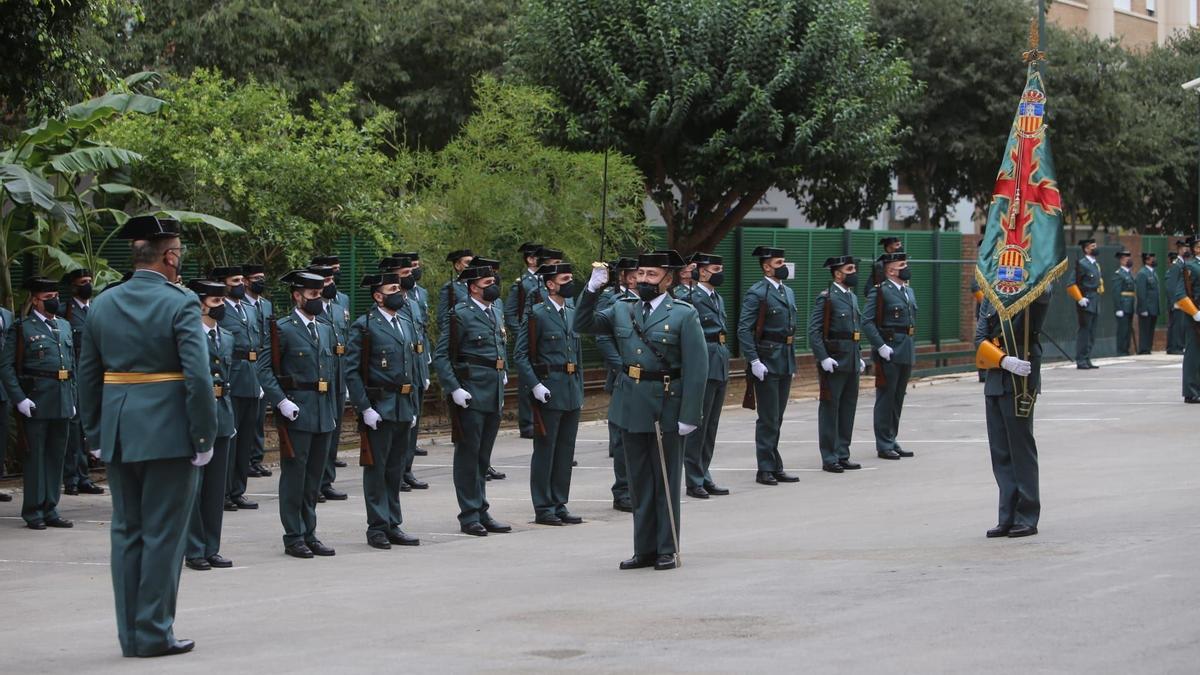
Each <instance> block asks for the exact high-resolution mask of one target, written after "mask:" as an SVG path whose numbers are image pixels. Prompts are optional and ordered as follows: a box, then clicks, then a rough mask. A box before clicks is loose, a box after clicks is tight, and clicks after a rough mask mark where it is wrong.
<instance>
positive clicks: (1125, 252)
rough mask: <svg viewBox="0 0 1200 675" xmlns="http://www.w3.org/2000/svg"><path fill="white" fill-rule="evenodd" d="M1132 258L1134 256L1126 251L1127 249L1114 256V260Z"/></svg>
mask: <svg viewBox="0 0 1200 675" xmlns="http://www.w3.org/2000/svg"><path fill="white" fill-rule="evenodd" d="M1132 256H1133V254H1132V253H1130V252H1129V251H1126V250H1125V249H1121V250H1120V251H1117V252H1116V253H1114V254H1113V257H1114V258H1126V257H1132Z"/></svg>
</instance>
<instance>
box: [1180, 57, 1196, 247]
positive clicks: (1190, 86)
mask: <svg viewBox="0 0 1200 675" xmlns="http://www.w3.org/2000/svg"><path fill="white" fill-rule="evenodd" d="M1180 86H1181V87H1183V90H1184V91H1198V90H1200V77H1197V78H1196V79H1194V80H1191V81H1189V82H1184V83H1183V84H1181V85H1180ZM1198 119H1200V118H1198ZM1197 129H1200V125H1198V126H1197ZM1197 143H1198V144H1200V135H1198V136H1197ZM1192 232H1193V234H1200V155H1198V158H1197V163H1196V226H1195V227H1194V228H1193V230H1192Z"/></svg>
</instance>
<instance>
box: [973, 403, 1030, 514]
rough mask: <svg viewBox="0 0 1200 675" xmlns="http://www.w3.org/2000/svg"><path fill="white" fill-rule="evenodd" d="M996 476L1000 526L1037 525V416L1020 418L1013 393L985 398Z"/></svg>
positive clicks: (990, 446) (989, 439) (989, 440)
mask: <svg viewBox="0 0 1200 675" xmlns="http://www.w3.org/2000/svg"><path fill="white" fill-rule="evenodd" d="M984 400H985V404H986V405H985V409H986V417H987V432H988V446H989V448H990V449H991V453H992V474H993V475H994V476H995V477H996V485H997V487H999V488H1000V508H999V516H998V517H997V520H996V522H997V523H998V524H1000V525H1029V526H1036V525H1037V523H1038V516H1039V515H1040V514H1041V511H1042V503H1041V498H1040V497H1039V496H1038V458H1037V441H1035V440H1034V438H1033V415H1032V414H1031V415H1030V416H1029V417H1017V413H1016V407H1015V405H1014V403H1013V397H1012V394H1005V395H1004V396H985V397H984Z"/></svg>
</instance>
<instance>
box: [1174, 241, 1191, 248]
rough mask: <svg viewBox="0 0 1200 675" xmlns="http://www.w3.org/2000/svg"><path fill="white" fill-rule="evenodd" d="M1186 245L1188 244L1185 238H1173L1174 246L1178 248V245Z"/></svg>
mask: <svg viewBox="0 0 1200 675" xmlns="http://www.w3.org/2000/svg"><path fill="white" fill-rule="evenodd" d="M1187 245H1188V243H1187V240H1186V239H1176V240H1175V248H1179V247H1180V246H1187Z"/></svg>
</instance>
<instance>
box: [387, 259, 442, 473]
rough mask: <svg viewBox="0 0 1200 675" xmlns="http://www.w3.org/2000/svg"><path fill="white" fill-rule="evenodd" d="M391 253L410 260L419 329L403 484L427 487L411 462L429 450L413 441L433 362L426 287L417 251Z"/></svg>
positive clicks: (415, 438)
mask: <svg viewBox="0 0 1200 675" xmlns="http://www.w3.org/2000/svg"><path fill="white" fill-rule="evenodd" d="M392 257H393V258H408V259H409V261H410V262H411V263H412V272H411V273H410V274H411V276H412V283H413V287H412V290H410V291H408V297H409V299H410V300H411V301H412V302H413V305H412V310H413V320H414V322H415V323H417V324H418V326H419V328H418V329H419V330H420V333H421V342H420V347H419V349H420V354H419V355H418V357H417V361H418V365H419V366H420V368H421V379H420V381H418V382H417V388H418V389H419V391H418V392H417V423H416V424H414V425H413V428H412V450H411V451H410V452H409V459H408V462H407V464H406V465H405V467H404V484H405V485H406V486H407V487H409V488H410V489H413V490H424V489H426V488H428V487H429V484H428V483H426V482H424V481H421V480H417V477H416V476H415V475H413V470H412V464H413V457H416V456H422V457H423V456H425V455H428V454H429V451H427V450H425V449H423V448H421V447H420V446H418V445H417V430H418V429H420V428H421V412H422V409H423V408H424V407H425V392H427V391H429V372H430V368H429V366H430V365H432V364H433V343H431V342H430V341H429V291H428V290H426V288H425V287H424V286H422V285H421V278H422V277H423V276H424V274H425V270H424V268H422V267H421V254H420V252H419V251H409V252H407V253H393V254H392ZM401 281H403V280H401ZM401 489H403V488H401Z"/></svg>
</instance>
